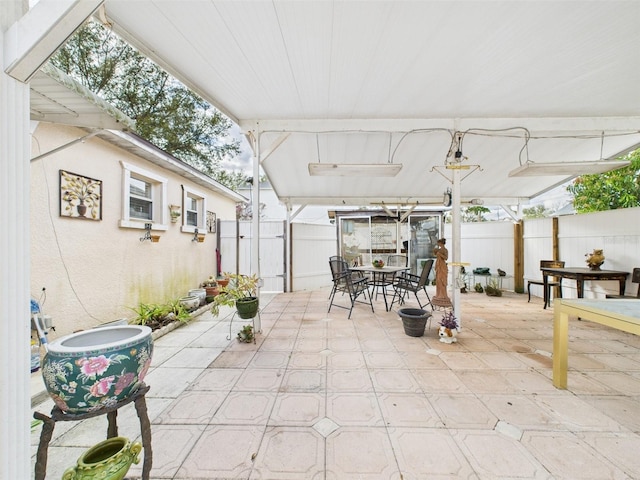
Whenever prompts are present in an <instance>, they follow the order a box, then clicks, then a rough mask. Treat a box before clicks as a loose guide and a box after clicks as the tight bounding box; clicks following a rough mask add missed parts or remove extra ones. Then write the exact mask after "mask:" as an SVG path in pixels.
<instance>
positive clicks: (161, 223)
mask: <svg viewBox="0 0 640 480" xmlns="http://www.w3.org/2000/svg"><path fill="white" fill-rule="evenodd" d="M120 164H121V165H122V169H123V170H122V217H121V219H120V222H119V226H120V227H124V228H137V229H144V228H145V224H146V223H151V228H152V229H153V230H167V228H168V225H167V222H168V219H169V213H168V209H169V205H168V200H167V184H168V182H169V180H168V179H167V178H165V177H163V176H161V175H158V174H156V173H154V172H151V171H149V170H146V169H144V168H141V167H138V166H136V165H132V164H130V163H127V162H120ZM132 177H133V178H135V179H138V180H142V181H145V182H149V183H150V184H151V205H152V207H151V220H148V219H142V218H135V217H131V215H130V198H131V178H132Z"/></svg>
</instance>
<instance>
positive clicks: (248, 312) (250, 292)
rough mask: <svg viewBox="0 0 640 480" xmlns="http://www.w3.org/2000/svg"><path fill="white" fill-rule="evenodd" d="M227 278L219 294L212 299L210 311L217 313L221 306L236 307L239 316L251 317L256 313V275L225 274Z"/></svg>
mask: <svg viewBox="0 0 640 480" xmlns="http://www.w3.org/2000/svg"><path fill="white" fill-rule="evenodd" d="M225 275H226V276H227V277H228V278H229V283H228V284H227V286H225V287H222V288H220V294H219V295H217V296H216V297H215V298H214V299H213V304H212V306H211V313H213V314H214V315H216V316H217V315H218V314H219V313H220V307H221V306H227V307H234V306H235V307H236V310H237V311H238V316H239V317H240V318H244V319H248V318H253V317H255V316H256V314H257V313H258V297H257V296H256V293H257V289H258V277H257V276H256V275H255V274H254V275H241V274H235V273H227V274H225Z"/></svg>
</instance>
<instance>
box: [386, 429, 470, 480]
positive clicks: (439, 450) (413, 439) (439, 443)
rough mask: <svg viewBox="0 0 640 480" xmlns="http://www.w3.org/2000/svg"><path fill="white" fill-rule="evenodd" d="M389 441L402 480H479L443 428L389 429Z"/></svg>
mask: <svg viewBox="0 0 640 480" xmlns="http://www.w3.org/2000/svg"><path fill="white" fill-rule="evenodd" d="M389 438H390V440H391V444H392V446H393V449H394V451H395V452H396V459H397V462H398V467H399V469H400V471H401V472H402V477H401V478H402V479H403V480H418V479H427V478H428V479H450V480H453V479H461V478H465V479H474V478H478V477H477V476H476V475H475V474H474V472H473V470H472V469H471V466H470V465H469V462H468V461H467V459H466V458H465V457H464V455H463V454H462V452H461V450H460V447H459V446H458V445H457V444H456V442H455V441H454V440H453V438H452V437H451V434H450V433H449V432H448V431H447V430H446V429H444V428H390V429H389ZM379 478H386V477H379Z"/></svg>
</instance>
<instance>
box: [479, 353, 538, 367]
mask: <svg viewBox="0 0 640 480" xmlns="http://www.w3.org/2000/svg"><path fill="white" fill-rule="evenodd" d="M474 354H475V356H476V357H478V358H479V359H480V360H482V362H483V363H484V364H486V365H487V366H488V367H489V368H490V369H492V370H526V368H527V365H526V364H525V363H523V362H522V360H521V356H520V355H518V354H513V353H507V352H475V353H474Z"/></svg>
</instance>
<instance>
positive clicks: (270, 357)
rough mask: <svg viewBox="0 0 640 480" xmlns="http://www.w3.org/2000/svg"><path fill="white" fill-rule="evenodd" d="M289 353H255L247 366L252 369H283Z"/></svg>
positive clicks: (287, 361)
mask: <svg viewBox="0 0 640 480" xmlns="http://www.w3.org/2000/svg"><path fill="white" fill-rule="evenodd" d="M288 363H289V352H260V351H259V352H256V354H255V355H254V356H253V359H252V360H251V362H250V363H249V366H251V367H254V368H285V367H286V366H287V364H288Z"/></svg>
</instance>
